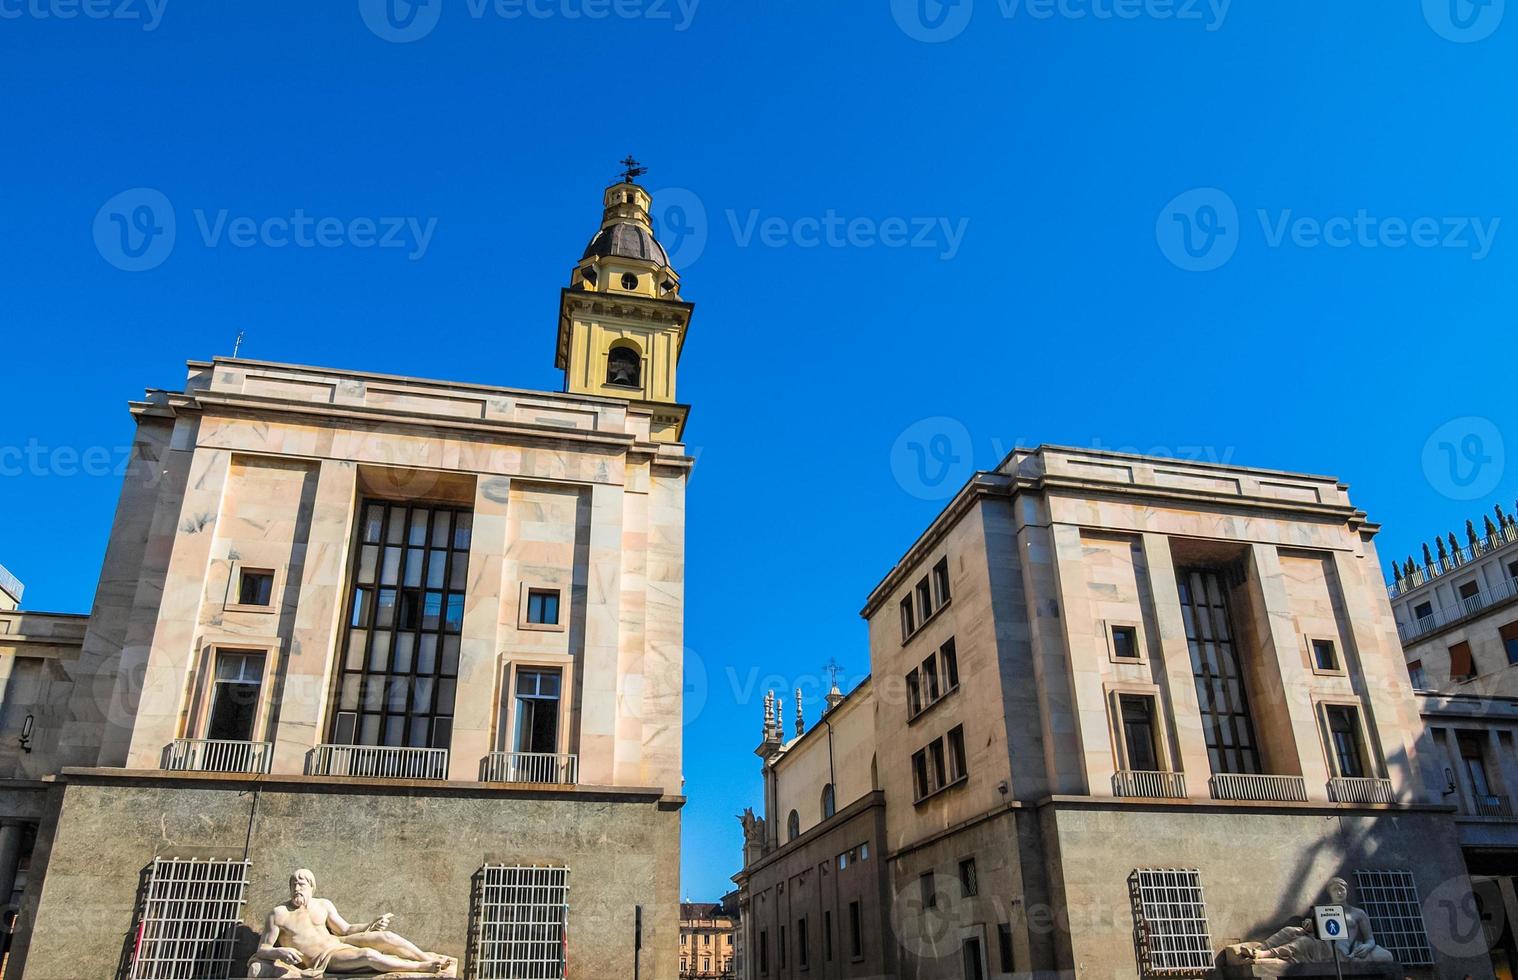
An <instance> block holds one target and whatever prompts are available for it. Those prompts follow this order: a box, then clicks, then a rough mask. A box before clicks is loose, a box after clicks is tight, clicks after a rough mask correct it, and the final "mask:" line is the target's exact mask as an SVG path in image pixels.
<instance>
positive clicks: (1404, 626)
mask: <svg viewBox="0 0 1518 980" xmlns="http://www.w3.org/2000/svg"><path fill="white" fill-rule="evenodd" d="M1514 596H1518V578H1508V579H1503V580H1502V581H1501V582H1500V583H1499V584H1497V585H1494V586H1492V587H1491V588H1490V589H1482V590H1481V591H1480V592H1477V593H1476V594H1475V595H1473V596H1466V597H1464V598H1462V599H1461V600H1460V601H1459V602H1457V603H1455V604H1454V605H1453V606H1441V607H1440V608H1438V609H1435V610H1434V611H1433V613H1431V614H1430V615H1427V616H1424V617H1422V618H1421V619H1415V620H1413V621H1412V622H1410V623H1398V624H1397V635H1398V636H1399V637H1400V638H1401V639H1402V642H1404V643H1406V642H1408V641H1409V640H1414V639H1417V638H1418V637H1420V636H1422V635H1423V634H1424V633H1431V632H1433V631H1434V630H1436V629H1440V628H1441V627H1445V626H1448V625H1449V624H1451V623H1457V622H1459V621H1460V620H1462V619H1464V618H1465V617H1467V616H1474V615H1475V614H1476V613H1478V612H1480V611H1481V610H1483V609H1485V608H1486V607H1487V606H1490V605H1493V604H1495V603H1498V602H1501V601H1502V600H1504V599H1511V598H1513V597H1514Z"/></svg>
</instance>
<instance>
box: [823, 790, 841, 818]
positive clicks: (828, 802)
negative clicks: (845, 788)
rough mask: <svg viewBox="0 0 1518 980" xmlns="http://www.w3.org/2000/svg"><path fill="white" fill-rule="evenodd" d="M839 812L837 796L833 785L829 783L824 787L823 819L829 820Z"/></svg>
mask: <svg viewBox="0 0 1518 980" xmlns="http://www.w3.org/2000/svg"><path fill="white" fill-rule="evenodd" d="M837 812H838V805H837V794H836V793H835V792H834V790H833V784H832V783H828V784H827V785H826V786H824V787H822V819H824V820H827V819H829V818H830V817H832V816H833V814H835V813H837Z"/></svg>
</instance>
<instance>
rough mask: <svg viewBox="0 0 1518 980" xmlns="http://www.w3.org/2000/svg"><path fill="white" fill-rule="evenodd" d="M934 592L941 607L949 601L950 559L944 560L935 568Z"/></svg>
mask: <svg viewBox="0 0 1518 980" xmlns="http://www.w3.org/2000/svg"><path fill="white" fill-rule="evenodd" d="M933 591H934V592H936V593H937V595H936V597H935V598H937V600H938V604H939V605H940V606H941V605H943V604H944V603H946V602H948V601H949V598H950V596H949V559H947V558H944V559H943V560H941V561H940V562H939V563H938V564H936V565H934V566H933Z"/></svg>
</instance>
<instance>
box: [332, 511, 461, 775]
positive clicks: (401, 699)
mask: <svg viewBox="0 0 1518 980" xmlns="http://www.w3.org/2000/svg"><path fill="white" fill-rule="evenodd" d="M359 513H360V515H361V517H360V520H361V524H360V528H359V534H358V535H357V537H358V542H357V544H356V545H355V546H354V550H355V554H354V561H353V575H352V581H351V582H350V588H351V592H350V597H351V598H350V608H349V616H348V627H347V630H346V636H345V637H344V641H343V655H342V669H341V673H340V677H339V684H338V692H337V701H338V703H337V711H336V712H335V716H334V719H333V728H332V735H331V740H332V741H333V742H336V743H339V744H343V745H384V746H396V747H399V746H409V747H413V748H424V747H430V748H440V749H445V748H448V747H449V744H450V743H451V742H452V740H453V704H454V696H455V693H456V689H457V687H458V674H459V641H460V633H461V631H462V630H463V626H464V589H465V586H466V583H467V579H468V575H469V546H470V542H471V539H472V537H473V532H474V515H473V514H472V513H471V512H470V511H469V510H467V509H464V508H459V507H449V506H447V505H443V504H412V503H406V502H398V501H385V500H365V501H364V502H363V505H362V507H361V509H360V512H359Z"/></svg>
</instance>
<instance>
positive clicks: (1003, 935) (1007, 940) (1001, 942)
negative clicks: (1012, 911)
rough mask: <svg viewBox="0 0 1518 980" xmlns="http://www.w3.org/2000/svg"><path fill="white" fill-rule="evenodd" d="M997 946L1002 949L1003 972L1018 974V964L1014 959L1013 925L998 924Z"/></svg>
mask: <svg viewBox="0 0 1518 980" xmlns="http://www.w3.org/2000/svg"><path fill="white" fill-rule="evenodd" d="M996 945H997V946H999V947H1001V949H1000V952H1001V972H1003V973H1015V972H1017V963H1016V961H1014V960H1013V958H1012V925H1011V924H1010V923H1007V922H1001V923H998V924H997V926H996Z"/></svg>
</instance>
